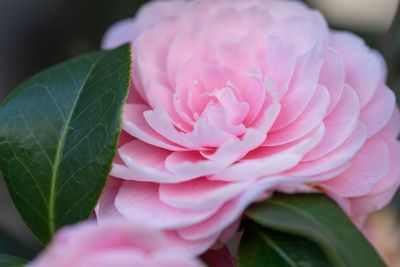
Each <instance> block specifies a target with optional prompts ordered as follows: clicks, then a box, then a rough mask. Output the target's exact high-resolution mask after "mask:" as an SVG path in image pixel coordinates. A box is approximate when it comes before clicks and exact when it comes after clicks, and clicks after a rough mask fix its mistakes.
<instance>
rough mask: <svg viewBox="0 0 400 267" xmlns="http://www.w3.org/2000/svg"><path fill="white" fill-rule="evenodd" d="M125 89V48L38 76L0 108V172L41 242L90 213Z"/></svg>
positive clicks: (115, 136)
mask: <svg viewBox="0 0 400 267" xmlns="http://www.w3.org/2000/svg"><path fill="white" fill-rule="evenodd" d="M129 84H130V48H129V46H128V45H125V46H122V47H120V48H117V49H114V50H110V51H100V52H96V53H92V54H88V55H84V56H82V57H79V58H77V59H73V60H70V61H67V62H66V63H63V64H60V65H57V66H55V67H52V68H50V69H48V70H46V71H44V72H42V73H39V74H38V75H36V76H34V77H32V78H31V79H29V80H28V81H27V82H25V83H23V84H22V85H20V86H19V87H18V88H17V89H16V90H15V91H14V93H13V94H11V96H9V97H8V98H7V99H6V100H5V102H4V103H3V104H2V106H1V107H0V168H1V170H2V172H3V175H4V177H5V179H6V183H7V185H8V189H9V191H10V193H11V196H12V198H13V200H14V203H15V205H16V206H17V208H18V210H19V212H20V214H21V215H22V217H23V219H24V220H25V222H26V223H27V224H28V226H29V227H30V228H31V229H32V231H33V232H34V233H35V234H36V235H37V237H38V238H39V239H40V240H42V241H43V242H48V241H49V240H50V239H51V237H52V235H53V233H54V232H55V231H56V230H57V229H58V228H60V227H62V226H63V225H66V224H72V223H75V222H77V221H80V220H82V219H85V218H87V217H88V216H89V215H90V213H91V211H92V210H93V207H94V206H95V204H96V202H97V200H98V198H99V196H100V194H101V191H102V189H103V187H104V184H105V182H106V178H107V175H108V173H109V171H110V169H111V162H112V159H113V157H114V154H115V148H116V142H117V139H118V136H119V133H120V123H121V113H122V107H123V104H124V102H125V100H126V97H127V92H128V88H129Z"/></svg>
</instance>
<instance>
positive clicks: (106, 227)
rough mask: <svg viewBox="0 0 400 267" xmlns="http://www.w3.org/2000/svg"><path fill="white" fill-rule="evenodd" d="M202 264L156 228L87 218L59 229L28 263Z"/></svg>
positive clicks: (42, 266) (79, 266)
mask: <svg viewBox="0 0 400 267" xmlns="http://www.w3.org/2000/svg"><path fill="white" fill-rule="evenodd" d="M72 266H73V267H201V266H203V265H202V264H200V263H199V262H198V261H197V260H195V259H192V258H191V257H189V256H187V255H186V254H185V253H184V252H183V251H182V250H181V249H178V248H177V247H175V246H173V245H171V244H170V243H168V240H167V239H166V238H165V237H164V236H163V235H162V234H161V233H160V232H157V231H155V230H150V229H149V228H147V227H143V226H140V227H138V226H136V227H134V226H132V224H131V223H127V222H126V221H124V220H119V221H106V222H105V223H104V224H102V225H97V223H96V222H91V221H89V222H85V223H81V224H79V225H76V226H72V227H71V226H70V227H66V228H64V229H62V230H61V231H60V232H58V233H57V235H56V237H55V239H54V241H53V242H52V243H51V245H50V247H49V248H48V249H47V251H45V252H44V253H43V254H42V255H40V256H39V258H37V259H36V260H35V261H33V262H32V263H30V264H29V265H28V267H72Z"/></svg>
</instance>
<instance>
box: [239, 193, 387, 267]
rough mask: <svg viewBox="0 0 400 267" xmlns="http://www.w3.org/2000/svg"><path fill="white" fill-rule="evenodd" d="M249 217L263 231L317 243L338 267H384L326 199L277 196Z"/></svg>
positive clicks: (352, 227)
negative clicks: (270, 230)
mask: <svg viewBox="0 0 400 267" xmlns="http://www.w3.org/2000/svg"><path fill="white" fill-rule="evenodd" d="M246 214H247V216H248V217H250V219H252V220H253V221H255V222H256V223H258V224H260V225H262V226H264V227H267V228H270V229H274V230H277V231H281V232H285V233H290V234H294V235H299V236H302V237H304V238H307V239H309V240H311V241H313V242H315V243H316V244H318V245H319V246H320V247H321V248H322V250H323V251H324V252H325V254H326V256H327V257H328V259H329V261H330V262H331V263H332V265H333V266H335V267H360V266H363V267H369V266H370V267H381V266H385V264H384V263H383V261H382V260H381V258H380V257H379V256H378V254H377V253H376V252H375V250H374V249H373V248H372V246H371V245H370V244H369V243H368V241H367V240H366V239H365V238H364V236H363V235H362V234H361V233H360V232H359V231H358V230H357V228H356V227H355V226H354V225H353V223H352V222H351V221H350V220H349V218H348V217H347V215H346V214H345V213H344V212H343V211H342V210H341V209H340V208H339V207H338V206H337V205H336V204H335V203H334V202H333V201H332V200H331V199H329V198H328V197H326V196H324V195H320V194H298V195H277V196H275V197H273V198H272V199H269V200H267V201H265V202H263V203H259V204H256V205H253V206H252V207H250V208H249V209H248V210H247V212H246Z"/></svg>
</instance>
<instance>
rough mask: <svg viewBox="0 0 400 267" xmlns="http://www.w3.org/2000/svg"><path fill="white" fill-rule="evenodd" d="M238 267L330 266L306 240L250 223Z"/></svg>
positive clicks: (244, 235) (241, 244)
mask: <svg viewBox="0 0 400 267" xmlns="http://www.w3.org/2000/svg"><path fill="white" fill-rule="evenodd" d="M237 261H238V267H262V266H268V267H330V266H332V265H331V264H330V263H329V261H328V259H327V258H326V256H325V254H324V252H323V251H322V250H321V248H319V247H318V246H317V245H316V244H315V243H313V242H311V241H309V240H308V239H306V238H303V237H300V236H296V235H291V234H286V233H281V232H278V231H273V230H270V229H267V228H264V227H261V226H259V225H256V224H254V223H246V224H245V227H244V233H243V237H242V240H241V241H240V246H239V253H238V258H237Z"/></svg>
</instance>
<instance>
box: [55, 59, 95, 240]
mask: <svg viewBox="0 0 400 267" xmlns="http://www.w3.org/2000/svg"><path fill="white" fill-rule="evenodd" d="M102 58H103V56H100V57H99V58H98V59H96V60H95V61H94V62H93V65H92V66H91V68H90V70H89V71H88V73H87V75H86V77H85V79H84V80H83V82H82V84H81V86H80V88H79V89H78V93H77V95H76V97H75V101H74V103H73V105H72V107H71V110H70V113H69V115H68V117H67V120H66V121H65V123H64V126H63V128H62V130H61V136H60V139H59V142H58V144H57V149H56V155H55V158H54V164H53V166H52V173H51V180H50V195H49V210H48V216H49V231H50V236H53V234H54V233H55V229H56V227H55V209H54V205H55V193H56V178H57V176H58V171H59V166H60V163H61V160H62V153H63V150H64V146H65V140H66V137H67V135H68V129H69V125H70V123H71V120H72V117H73V115H74V113H75V109H76V106H77V103H78V102H79V99H80V97H81V93H82V91H83V88H84V87H85V85H86V83H87V81H88V79H89V77H90V75H91V74H92V72H93V70H94V68H95V67H96V65H97V63H98V62H99V61H100V60H101V59H102ZM70 75H71V78H73V79H74V77H73V75H72V74H71V73H70Z"/></svg>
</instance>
